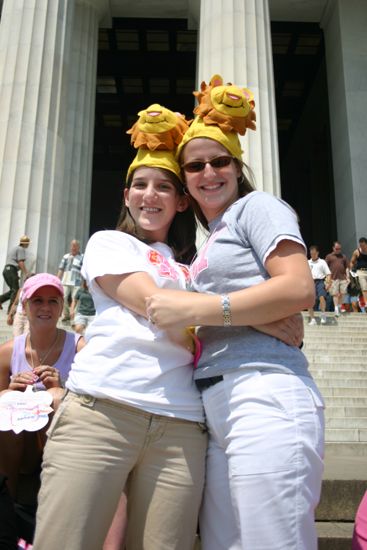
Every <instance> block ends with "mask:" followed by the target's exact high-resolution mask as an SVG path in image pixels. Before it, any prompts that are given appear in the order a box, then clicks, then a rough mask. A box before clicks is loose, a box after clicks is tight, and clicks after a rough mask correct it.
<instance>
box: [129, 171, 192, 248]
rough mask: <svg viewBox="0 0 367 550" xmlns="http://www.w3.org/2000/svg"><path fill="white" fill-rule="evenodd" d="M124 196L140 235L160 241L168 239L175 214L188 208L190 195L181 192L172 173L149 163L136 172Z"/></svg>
mask: <svg viewBox="0 0 367 550" xmlns="http://www.w3.org/2000/svg"><path fill="white" fill-rule="evenodd" d="M124 198H125V204H126V206H127V207H128V209H129V212H130V215H131V217H132V218H133V219H134V221H135V224H136V226H137V228H138V235H139V237H141V238H145V239H149V240H152V241H159V242H165V241H166V240H167V235H168V231H169V228H170V226H171V223H172V221H173V219H174V217H175V215H176V213H177V212H183V211H184V210H186V208H187V207H188V198H187V197H186V196H184V195H180V194H179V193H178V191H177V189H176V186H175V184H174V183H173V179H172V178H171V177H170V174H169V172H167V171H166V170H162V169H161V168H151V167H148V166H141V167H140V168H137V169H136V170H135V171H134V174H133V177H132V181H131V185H130V187H129V188H128V189H125V191H124Z"/></svg>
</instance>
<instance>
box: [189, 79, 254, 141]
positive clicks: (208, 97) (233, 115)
mask: <svg viewBox="0 0 367 550" xmlns="http://www.w3.org/2000/svg"><path fill="white" fill-rule="evenodd" d="M194 95H195V96H196V97H197V98H198V101H199V105H198V106H197V107H196V108H195V110H194V112H195V113H196V114H197V115H199V116H200V117H201V118H202V119H203V120H204V122H205V124H217V125H218V126H219V127H220V128H221V129H222V130H223V131H236V132H238V133H239V134H241V135H244V134H245V132H246V129H247V128H251V129H252V130H255V129H256V124H255V120H256V115H255V111H254V107H255V101H254V96H253V94H252V92H251V91H250V90H248V89H247V88H239V87H238V86H235V85H233V84H231V83H228V84H223V79H222V77H221V76H219V75H214V76H213V77H212V78H211V79H210V82H209V85H207V84H206V83H205V82H203V83H202V84H201V88H200V92H194Z"/></svg>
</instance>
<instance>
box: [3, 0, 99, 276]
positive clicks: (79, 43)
mask: <svg viewBox="0 0 367 550" xmlns="http://www.w3.org/2000/svg"><path fill="white" fill-rule="evenodd" d="M105 2H107V0H52V1H49V0H5V1H4V5H3V11H2V17H1V23H0V235H1V250H0V265H1V266H2V265H4V263H5V257H6V252H7V249H8V248H9V247H10V246H12V245H13V244H16V243H17V240H18V239H19V236H20V235H22V234H23V233H27V234H28V235H29V236H30V237H31V239H32V244H31V246H30V251H31V252H32V253H33V254H34V255H35V256H36V258H37V263H36V269H37V270H38V271H41V270H47V271H51V272H55V271H56V269H57V264H58V261H59V258H60V256H61V255H62V254H63V253H64V252H65V251H66V250H67V249H68V247H69V241H70V239H71V238H78V239H80V240H82V241H85V238H86V236H87V233H86V227H87V224H88V222H89V219H88V218H89V194H90V179H91V177H90V171H91V155H92V142H93V137H92V135H93V120H94V95H95V78H96V75H95V72H96V51H97V29H98V18H99V17H100V16H101V15H102V14H103V11H104V8H105ZM87 50H88V51H87ZM88 178H89V181H88Z"/></svg>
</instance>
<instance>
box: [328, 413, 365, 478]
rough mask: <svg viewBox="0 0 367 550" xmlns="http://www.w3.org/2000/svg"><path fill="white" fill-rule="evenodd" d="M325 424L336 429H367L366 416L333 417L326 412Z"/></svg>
mask: <svg viewBox="0 0 367 550" xmlns="http://www.w3.org/2000/svg"><path fill="white" fill-rule="evenodd" d="M326 412H327V411H326ZM325 426H326V428H338V429H339V428H347V429H357V428H363V429H367V416H361V417H358V416H351V417H348V418H335V417H328V415H327V414H326V418H325ZM366 476H367V464H366ZM366 489H367V487H366Z"/></svg>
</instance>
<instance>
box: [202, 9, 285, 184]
mask: <svg viewBox="0 0 367 550" xmlns="http://www.w3.org/2000/svg"><path fill="white" fill-rule="evenodd" d="M215 73H218V74H220V75H221V76H222V77H223V79H224V81H225V82H233V83H234V84H237V85H238V86H241V87H247V88H249V89H250V90H252V92H253V93H254V95H255V103H256V107H255V110H256V116H257V130H256V132H252V131H251V130H249V131H247V133H246V136H245V137H244V138H242V147H243V149H244V155H243V158H244V161H245V162H246V163H247V164H248V165H249V166H250V167H251V168H252V170H253V172H254V175H255V183H256V188H257V189H259V190H264V191H268V192H270V193H273V194H275V195H280V175H279V156H278V135H277V123H276V110H275V92H274V76H273V58H272V48H271V33H270V19H269V9H268V0H201V9H200V34H199V61H198V78H197V81H198V84H200V82H201V81H202V80H205V82H208V81H209V80H210V77H211V76H212V75H214V74H215Z"/></svg>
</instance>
